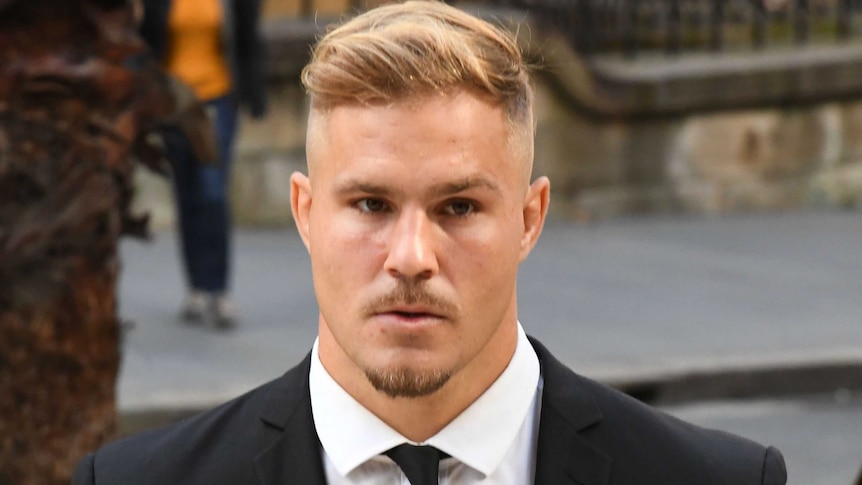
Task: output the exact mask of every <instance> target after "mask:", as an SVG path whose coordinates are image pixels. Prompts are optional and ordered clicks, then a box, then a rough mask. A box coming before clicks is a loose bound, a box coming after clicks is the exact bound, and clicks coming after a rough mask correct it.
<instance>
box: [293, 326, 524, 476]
mask: <svg viewBox="0 0 862 485" xmlns="http://www.w3.org/2000/svg"><path fill="white" fill-rule="evenodd" d="M538 383H539V359H538V357H537V356H536V352H535V351H534V350H533V347H532V345H530V342H529V340H527V336H526V334H525V333H524V329H523V328H522V327H521V324H520V323H518V341H517V344H516V346H515V353H514V355H513V356H512V359H511V361H510V362H509V365H508V366H506V369H505V370H504V371H503V373H502V374H500V377H498V378H497V380H496V381H494V383H493V384H492V385H491V387H489V388H488V389H487V390H486V391H485V392H484V393H483V394H482V395H481V396H479V398H478V399H477V400H476V401H475V402H473V404H471V405H470V406H469V407H468V408H467V409H466V410H464V412H462V413H461V414H460V415H459V416H458V417H457V418H455V419H454V420H453V421H452V422H451V423H449V424H448V425H446V427H445V428H443V429H442V430H440V432H439V433H437V434H436V435H434V436H432V437H431V438H429V439H428V441H427V442H425V443H423V444H428V445H432V446H435V447H437V448H438V449H440V450H442V451H445V452H446V453H448V454H449V455H451V456H452V457H453V458H455V459H457V460H458V461H460V462H462V463H464V464H465V465H467V466H469V467H471V468H473V469H475V470H478V471H479V472H480V473H482V474H484V475H485V476H488V475H491V474H492V473H493V471H494V470H496V469H497V467H499V466H500V464H501V463H502V461H503V458H504V457H505V456H506V452H507V451H508V449H509V447H510V446H511V444H512V442H513V441H514V440H515V438H516V436H517V435H518V432H519V430H520V429H521V425H522V424H523V423H524V419H526V417H527V413H528V411H529V410H530V405H531V404H532V402H533V399H534V398H535V397H536V389H537V386H538ZM309 387H310V392H311V410H312V414H313V416H314V424H315V427H316V428H317V435H318V437H319V438H320V443H321V445H322V446H323V449H324V450H325V452H326V454H327V456H328V457H329V459H330V460H331V461H332V463H333V465H334V466H335V469H336V470H338V472H339V473H340V474H341V475H342V476H347V474H348V473H350V472H351V471H352V470H354V469H355V468H356V467H358V466H359V465H361V464H363V463H365V462H366V461H368V460H369V459H371V458H373V457H375V456H377V455H379V454H381V453H383V452H385V451H386V450H388V449H390V448H392V447H394V446H397V445H400V444H402V443H411V442H410V441H409V440H408V439H407V438H405V437H404V436H402V435H401V434H400V433H398V432H397V431H395V430H394V429H392V428H391V427H390V426H389V425H387V424H386V423H384V422H383V421H381V420H380V418H378V417H377V416H375V415H374V414H372V413H371V412H370V411H368V410H367V409H366V408H365V407H363V406H362V405H361V404H360V403H359V402H358V401H356V400H355V399H353V397H352V396H350V395H349V394H348V393H347V392H346V391H345V390H344V389H342V388H341V386H339V385H338V383H336V382H335V380H334V379H333V378H332V376H330V375H329V373H328V372H327V371H326V369H325V368H324V367H323V364H322V363H321V362H320V357H319V356H318V343H317V341H315V342H314V347H313V348H312V359H311V370H310V372H309ZM413 444H416V443H413Z"/></svg>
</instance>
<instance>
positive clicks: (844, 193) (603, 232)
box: [118, 0, 862, 485]
mask: <svg viewBox="0 0 862 485" xmlns="http://www.w3.org/2000/svg"><path fill="white" fill-rule="evenodd" d="M379 3H382V2H377V1H362V0H265V2H264V18H263V23H262V28H263V35H264V38H265V44H266V53H267V56H266V66H267V72H268V74H267V86H268V87H267V90H268V94H269V98H270V110H269V114H268V116H267V117H266V118H264V119H262V120H251V119H243V120H242V122H241V123H240V131H239V136H238V140H237V145H236V149H235V152H236V162H235V166H234V169H233V181H232V185H231V196H232V200H233V210H234V217H235V219H236V222H237V228H238V231H237V233H236V236H235V245H234V247H235V250H236V259H235V262H234V273H235V285H234V286H235V288H236V300H237V303H238V307H239V315H240V320H239V321H240V324H239V327H238V328H237V329H236V330H235V331H234V332H232V333H223V332H213V331H206V330H204V329H201V328H191V327H188V326H182V325H179V324H178V323H177V316H176V311H175V310H176V307H177V303H178V301H179V299H180V297H181V295H182V292H183V282H182V280H181V275H180V271H179V266H178V262H177V249H176V244H175V242H174V237H173V234H172V230H173V229H172V228H173V224H174V218H175V211H174V203H173V200H172V196H171V190H170V187H169V185H168V183H167V182H165V181H164V180H163V179H160V178H157V177H155V176H152V175H150V174H149V173H148V172H147V171H145V170H140V171H139V172H137V173H136V175H135V180H136V186H137V190H138V193H137V198H136V201H135V208H136V210H137V211H138V212H144V211H148V212H150V213H151V214H152V215H153V217H154V219H153V221H154V223H155V226H156V228H157V229H158V230H157V234H156V238H155V240H154V242H153V243H152V244H141V243H139V242H134V241H131V242H124V243H123V245H122V247H121V252H122V262H123V266H124V269H123V273H122V280H121V285H120V313H121V317H122V318H123V319H125V320H126V322H127V325H126V329H127V331H126V334H125V340H124V354H123V355H124V357H123V359H124V360H123V366H122V370H121V376H120V382H119V395H118V399H119V407H120V413H121V426H122V427H123V430H124V432H131V431H135V430H140V429H143V428H146V427H150V426H154V425H158V424H161V423H164V422H168V421H170V420H173V419H176V418H178V417H179V416H183V415H185V414H188V413H190V412H194V411H197V410H200V409H204V408H207V407H209V406H211V405H213V404H215V403H218V402H220V401H222V400H225V399H228V398H230V397H233V396H235V395H237V394H239V393H241V392H243V391H245V390H247V389H250V388H251V387H253V386H255V385H257V384H259V383H261V382H264V381H265V380H267V379H269V378H272V377H275V376H277V375H279V374H280V373H281V372H283V371H284V370H286V369H287V368H289V367H290V366H292V365H293V364H294V363H295V362H296V361H298V360H299V359H301V358H302V357H303V356H304V355H305V353H306V352H307V351H308V349H309V348H310V345H311V343H312V341H313V339H314V336H315V335H316V324H315V321H316V308H315V306H314V296H313V292H312V288H311V284H310V268H309V265H308V262H307V256H306V254H305V251H304V248H303V247H302V243H301V241H300V240H299V238H298V237H297V236H296V234H295V231H294V229H293V227H292V221H291V220H290V208H289V176H290V174H291V173H292V172H293V171H295V170H304V134H305V133H304V122H305V116H306V114H307V104H306V100H305V97H304V93H303V91H302V88H301V86H300V84H299V82H298V76H299V72H300V70H301V68H302V66H303V65H304V64H305V62H306V61H307V59H308V55H309V48H310V45H311V44H312V43H313V41H314V39H315V37H316V36H318V35H320V34H321V33H322V32H324V31H325V29H326V28H327V25H329V24H330V23H331V22H333V21H335V20H338V19H340V18H342V17H344V16H346V15H350V14H352V13H354V12H356V11H359V10H362V9H365V8H368V7H371V6H374V5H377V4H379ZM455 3H456V4H458V5H459V6H461V7H463V8H465V9H468V10H470V11H473V12H476V13H478V14H479V15H481V16H483V17H486V18H488V19H492V20H494V21H497V22H500V23H502V24H503V25H505V26H506V27H507V28H511V29H513V30H515V31H517V32H518V37H519V41H520V42H521V45H522V47H523V49H524V51H525V52H526V53H527V55H528V56H529V58H530V59H531V61H532V62H533V64H534V65H535V66H536V76H535V86H536V101H537V103H536V107H537V112H536V115H537V132H536V161H535V173H536V175H548V176H549V177H550V179H551V182H552V205H551V212H552V214H551V221H550V222H549V224H548V227H547V229H546V232H545V234H544V235H543V238H542V240H540V242H539V245H538V247H537V248H536V250H535V251H534V253H533V255H532V256H531V257H530V259H528V261H527V262H526V263H525V264H524V266H523V269H522V274H521V276H520V280H521V281H520V285H519V288H520V290H521V291H520V293H521V295H520V301H521V309H520V313H521V320H522V323H523V324H524V326H525V328H526V329H527V331H528V332H529V333H531V334H533V335H535V336H536V337H538V338H539V339H541V340H543V341H544V342H546V343H547V344H548V345H549V347H550V348H551V350H553V351H554V352H555V353H556V354H557V355H558V356H560V357H561V358H562V360H563V361H565V363H567V364H569V365H570V366H572V367H573V368H574V369H576V370H578V371H579V372H581V373H583V374H585V375H588V376H590V377H593V378H597V379H599V380H602V381H604V382H608V383H610V384H612V385H615V386H617V387H619V388H621V389H623V390H625V391H626V392H628V393H630V394H632V395H634V396H635V397H638V398H639V399H643V400H644V401H647V402H650V403H652V404H655V405H658V406H660V407H662V408H664V409H666V410H667V411H669V412H671V413H674V414H676V415H679V416H681V417H683V418H685V419H688V420H692V421H694V422H696V423H699V424H702V425H704V426H710V427H718V428H721V429H726V430H728V431H732V432H735V433H739V434H742V435H744V436H748V437H750V438H752V439H755V440H758V441H761V442H764V443H770V444H774V445H776V446H778V447H779V448H781V449H782V450H783V451H784V453H785V455H786V458H787V464H788V469H789V474H790V480H789V483H791V484H806V485H808V484H815V485H817V484H824V485H826V484H845V483H851V482H852V481H853V479H854V478H855V477H856V475H857V474H858V473H859V468H860V466H862V258H860V255H859V249H858V248H859V247H860V245H859V242H860V241H862V214H860V210H862V1H858V0H783V1H782V0H771V1H766V0H724V1H721V0H496V1H495V0H488V1H484V2H476V1H473V2H469V3H467V2H455Z"/></svg>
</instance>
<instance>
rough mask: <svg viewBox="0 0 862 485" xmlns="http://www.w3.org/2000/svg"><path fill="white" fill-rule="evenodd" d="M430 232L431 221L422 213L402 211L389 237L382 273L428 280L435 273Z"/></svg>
mask: <svg viewBox="0 0 862 485" xmlns="http://www.w3.org/2000/svg"><path fill="white" fill-rule="evenodd" d="M433 232H434V227H433V222H432V221H431V220H429V218H428V215H427V214H426V213H425V212H424V211H423V210H420V209H417V210H410V211H407V210H405V211H402V212H401V214H399V217H398V220H397V221H396V223H395V227H394V228H393V229H392V232H391V234H390V240H389V254H388V255H387V256H386V262H385V263H384V266H383V267H384V269H385V270H386V272H387V273H389V274H390V275H391V276H392V277H394V278H399V279H429V278H431V277H432V276H434V275H435V274H437V272H438V271H439V269H440V268H439V265H438V261H437V253H436V248H435V245H434V234H433Z"/></svg>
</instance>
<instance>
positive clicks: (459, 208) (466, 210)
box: [446, 200, 476, 217]
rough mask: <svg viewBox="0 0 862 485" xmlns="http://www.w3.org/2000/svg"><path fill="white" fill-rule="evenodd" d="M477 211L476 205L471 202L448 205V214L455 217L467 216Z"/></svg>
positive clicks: (455, 201)
mask: <svg viewBox="0 0 862 485" xmlns="http://www.w3.org/2000/svg"><path fill="white" fill-rule="evenodd" d="M475 211H476V204H474V203H473V202H470V201H469V200H454V201H452V202H450V203H449V204H448V205H446V212H447V213H449V214H452V215H454V216H459V217H463V216H467V215H470V214H472V213H473V212H475Z"/></svg>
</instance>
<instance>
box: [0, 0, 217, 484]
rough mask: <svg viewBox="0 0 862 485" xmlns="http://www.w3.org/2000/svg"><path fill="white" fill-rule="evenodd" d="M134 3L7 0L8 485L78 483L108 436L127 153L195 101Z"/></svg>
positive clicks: (3, 84)
mask: <svg viewBox="0 0 862 485" xmlns="http://www.w3.org/2000/svg"><path fill="white" fill-rule="evenodd" d="M146 54H147V53H146V49H145V47H144V45H143V43H142V42H141V41H140V39H139V38H138V36H137V31H136V25H135V19H134V15H133V9H132V4H131V0H0V485H7V484H9V485H11V484H15V485H29V484H39V485H43V484H54V483H57V484H60V483H63V484H65V483H69V480H70V478H71V473H72V471H73V469H74V466H75V464H76V463H77V461H78V460H79V459H80V458H81V457H82V456H83V455H84V454H85V453H86V452H88V451H92V450H94V449H95V448H97V447H98V446H99V445H100V444H102V443H104V442H105V441H106V440H108V439H109V438H111V437H113V436H114V433H115V431H116V407H115V383H116V378H117V371H118V366H119V362H120V350H119V349H120V326H119V325H118V319H117V304H116V283H117V277H118V274H119V263H118V260H117V242H118V239H119V237H120V236H121V235H123V234H132V235H137V236H145V235H146V225H147V219H146V217H133V216H132V215H131V214H130V212H129V205H130V201H131V198H132V184H131V182H132V175H133V171H134V165H133V161H137V162H141V163H144V164H146V165H147V166H149V167H150V168H153V169H155V170H156V171H158V172H161V173H168V172H169V168H168V167H167V166H166V165H165V163H166V162H165V161H164V158H163V157H162V155H161V152H160V150H159V149H158V143H157V140H153V137H151V136H149V134H151V133H153V132H154V131H156V130H157V129H158V127H159V126H160V124H163V123H172V124H177V125H179V126H180V127H182V128H183V129H184V130H185V131H186V132H187V134H188V135H189V136H190V138H191V139H192V142H193V144H194V145H195V146H196V148H197V150H198V154H199V157H200V158H202V159H212V158H214V157H212V154H214V153H215V145H214V143H213V140H212V134H211V128H210V126H209V124H208V120H207V119H206V115H205V113H204V111H203V109H202V107H201V106H200V105H199V104H197V103H196V102H194V101H193V99H192V98H191V97H190V96H189V95H188V92H187V91H184V90H183V89H182V87H181V86H179V85H178V84H177V83H176V82H173V81H171V80H170V79H168V78H167V77H166V75H165V74H164V73H163V72H162V71H161V70H160V69H159V68H158V67H157V66H156V65H155V64H154V63H153V61H152V60H149V58H148V57H147V55H146Z"/></svg>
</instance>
